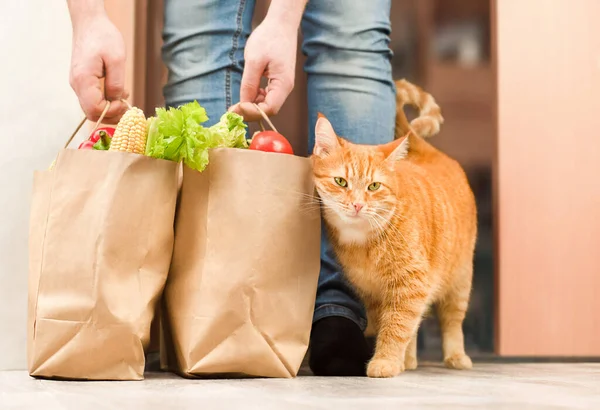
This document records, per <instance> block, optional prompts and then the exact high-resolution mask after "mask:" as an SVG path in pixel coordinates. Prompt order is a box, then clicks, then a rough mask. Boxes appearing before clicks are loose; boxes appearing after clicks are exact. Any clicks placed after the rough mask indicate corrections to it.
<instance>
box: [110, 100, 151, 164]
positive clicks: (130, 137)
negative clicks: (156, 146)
mask: <svg viewBox="0 0 600 410" xmlns="http://www.w3.org/2000/svg"><path fill="white" fill-rule="evenodd" d="M147 134H148V133H147V122H146V116H145V115H144V112H143V111H142V110H140V109H139V108H137V107H131V108H130V109H128V110H127V112H125V114H123V117H122V118H121V120H120V121H119V124H117V128H116V129H115V134H114V135H113V137H112V139H111V142H110V149H109V151H124V152H133V153H135V154H142V155H144V153H145V152H146V138H147V136H148V135H147Z"/></svg>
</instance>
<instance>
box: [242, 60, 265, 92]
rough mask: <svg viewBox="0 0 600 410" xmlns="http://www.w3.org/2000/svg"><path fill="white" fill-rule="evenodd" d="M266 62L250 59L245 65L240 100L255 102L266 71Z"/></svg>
mask: <svg viewBox="0 0 600 410" xmlns="http://www.w3.org/2000/svg"><path fill="white" fill-rule="evenodd" d="M265 68H266V63H264V62H262V61H260V60H253V59H249V60H247V61H246V63H245V65H244V72H243V73H242V83H241V85H240V101H241V102H253V101H254V99H255V98H256V96H257V95H258V90H259V89H260V79H261V78H262V75H263V73H264V72H265Z"/></svg>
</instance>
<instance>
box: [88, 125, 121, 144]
mask: <svg viewBox="0 0 600 410" xmlns="http://www.w3.org/2000/svg"><path fill="white" fill-rule="evenodd" d="M100 131H104V132H105V133H107V134H108V136H109V137H110V138H112V137H113V134H114V133H115V129H114V128H113V127H102V128H98V129H97V130H96V131H94V132H93V133H92V135H90V137H89V138H88V139H89V140H90V141H92V142H93V143H94V144H95V143H97V142H98V141H99V140H100Z"/></svg>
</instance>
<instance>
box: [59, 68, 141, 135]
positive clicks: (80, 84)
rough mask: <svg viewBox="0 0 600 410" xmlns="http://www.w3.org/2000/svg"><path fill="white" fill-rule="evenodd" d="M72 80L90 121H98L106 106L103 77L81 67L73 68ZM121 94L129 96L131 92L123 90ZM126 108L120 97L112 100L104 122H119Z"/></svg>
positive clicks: (72, 84) (123, 96)
mask: <svg viewBox="0 0 600 410" xmlns="http://www.w3.org/2000/svg"><path fill="white" fill-rule="evenodd" d="M70 82H71V87H72V88H73V90H74V91H75V94H77V95H78V96H79V104H80V105H81V109H82V110H83V112H84V113H85V115H86V117H87V118H88V119H89V120H90V121H97V120H98V118H99V117H100V114H102V111H103V110H104V107H105V106H106V98H105V93H106V90H105V87H104V88H103V87H102V79H101V78H98V77H97V76H96V75H94V74H93V71H91V70H89V71H87V70H85V69H83V68H81V69H74V70H73V72H72V73H71V79H70ZM121 96H122V98H127V97H128V96H129V93H128V92H127V91H125V90H122V91H121ZM109 98H110V97H109ZM126 110H127V105H126V104H124V103H123V102H122V101H120V99H115V100H113V101H111V105H110V108H109V110H108V112H107V113H106V116H105V119H104V120H103V122H106V123H107V124H111V123H116V122H118V121H119V119H120V118H121V116H122V115H123V113H124V112H125V111H126Z"/></svg>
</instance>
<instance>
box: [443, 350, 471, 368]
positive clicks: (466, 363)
mask: <svg viewBox="0 0 600 410" xmlns="http://www.w3.org/2000/svg"><path fill="white" fill-rule="evenodd" d="M444 365H445V366H446V367H447V368H449V369H456V370H468V369H471V368H473V362H471V359H470V358H469V356H467V355H466V354H464V353H458V354H454V355H452V356H449V357H446V358H445V359H444Z"/></svg>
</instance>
